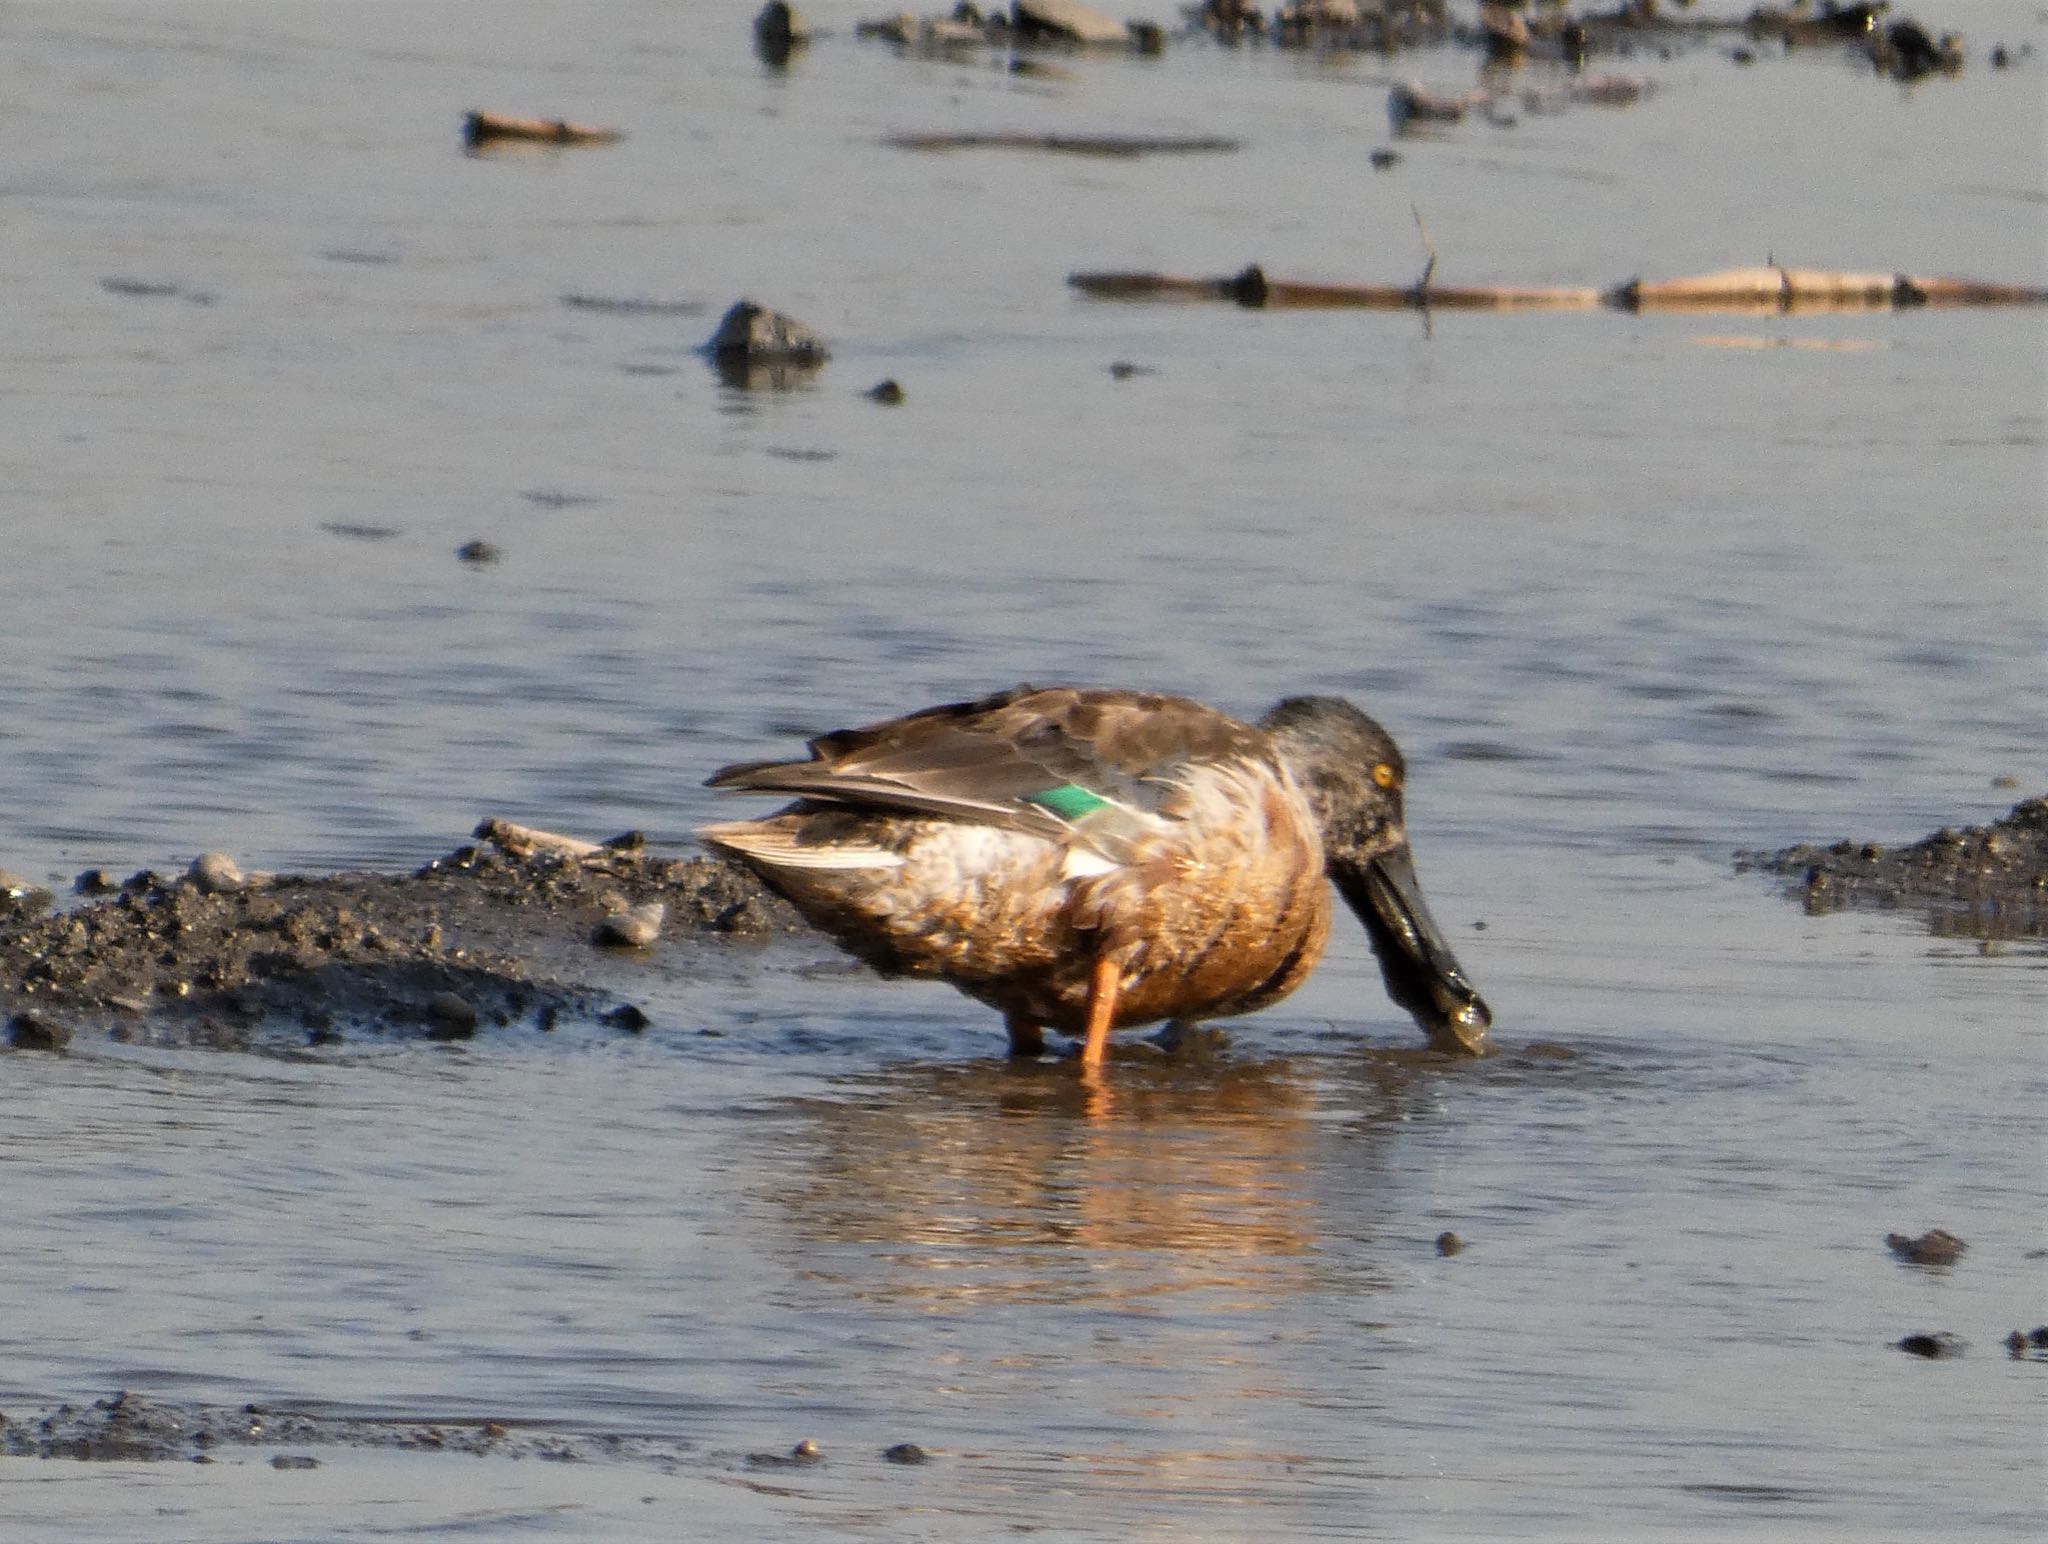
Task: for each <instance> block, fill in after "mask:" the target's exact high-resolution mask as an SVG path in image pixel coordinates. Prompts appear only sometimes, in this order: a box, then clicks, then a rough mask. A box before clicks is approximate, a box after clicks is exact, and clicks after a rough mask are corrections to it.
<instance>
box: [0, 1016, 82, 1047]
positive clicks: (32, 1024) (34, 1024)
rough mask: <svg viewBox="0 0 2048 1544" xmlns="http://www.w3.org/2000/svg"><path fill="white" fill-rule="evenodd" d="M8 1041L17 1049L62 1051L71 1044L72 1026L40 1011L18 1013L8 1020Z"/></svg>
mask: <svg viewBox="0 0 2048 1544" xmlns="http://www.w3.org/2000/svg"><path fill="white" fill-rule="evenodd" d="M7 1043H8V1044H9V1045H11V1046H13V1047H14V1049H15V1050H17V1051H61V1050H63V1049H64V1048H65V1047H66V1046H68V1045H69V1044H71V1028H70V1026H69V1025H66V1024H59V1023H57V1022H56V1020H54V1019H47V1018H44V1017H43V1016H42V1015H41V1014H40V1013H17V1014H16V1015H15V1016H14V1017H13V1018H11V1019H9V1020H8V1021H7Z"/></svg>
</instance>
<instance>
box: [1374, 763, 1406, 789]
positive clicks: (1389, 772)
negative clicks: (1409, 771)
mask: <svg viewBox="0 0 2048 1544" xmlns="http://www.w3.org/2000/svg"><path fill="white" fill-rule="evenodd" d="M1372 780H1373V782H1374V783H1375V784H1376V785H1377V786H1378V787H1381V788H1392V787H1393V786H1394V785H1395V784H1396V783H1398V782H1400V781H1401V774H1400V773H1398V772H1396V771H1395V770H1394V767H1393V763H1392V762H1387V761H1382V762H1379V763H1377V764H1375V765H1374V767H1373V769H1372Z"/></svg>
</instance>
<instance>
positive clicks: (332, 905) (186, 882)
mask: <svg viewBox="0 0 2048 1544" xmlns="http://www.w3.org/2000/svg"><path fill="white" fill-rule="evenodd" d="M477 834H478V836H479V837H480V838H482V839H483V843H482V845H476V846H464V847H460V848H457V849H456V850H455V851H454V852H451V853H449V854H448V855H447V856H446V857H443V858H439V859H436V860H435V861H433V862H431V863H429V864H427V865H425V866H424V867H422V868H421V869H419V870H418V871H417V872H415V873H412V874H375V873H339V874H324V875H284V876H278V877H275V878H255V879H250V880H247V881H241V880H239V878H238V880H237V886H236V887H231V888H223V887H222V886H221V885H220V884H219V883H218V882H217V881H214V880H211V879H210V878H209V874H208V871H207V870H206V869H205V868H204V866H203V865H204V862H205V860H202V863H201V864H195V865H194V867H193V872H192V873H190V874H188V875H186V876H183V877H181V878H176V879H166V878H164V877H162V876H159V875H156V874H153V873H149V872H146V871H145V872H144V873H141V874H137V875H135V876H134V877H133V878H131V879H130V880H128V882H127V883H126V884H124V885H122V886H120V887H119V888H118V891H117V892H116V893H114V894H111V895H105V896H100V897H98V898H95V899H92V900H89V901H87V902H86V903H85V904H83V905H80V906H78V907H77V908H75V909H71V910H60V911H56V912H50V913H44V912H43V911H41V909H40V908H38V907H32V906H18V907H15V908H13V909H12V910H11V911H9V910H6V909H0V1022H4V1024H5V1025H6V1027H7V1036H6V1039H7V1043H9V1044H11V1045H13V1046H15V1047H16V1048H18V1049H61V1048H62V1047H63V1046H64V1045H66V1044H68V1043H70V1042H71V1041H72V1039H73V1037H74V1035H75V1034H76V1033H77V1032H79V1031H82V1030H86V1029H103V1030H107V1031H109V1032H111V1033H112V1034H113V1035H114V1036H115V1037H116V1038H119V1039H124V1040H148V1041H152V1042H156V1043H167V1044H178V1045H204V1046H219V1047H227V1048H241V1047H245V1046H247V1045H249V1044H251V1043H252V1042H254V1041H255V1040H257V1039H259V1038H262V1037H264V1036H272V1037H274V1036H275V1034H276V1033H277V1031H278V1030H279V1029H280V1028H283V1029H285V1030H286V1031H287V1032H291V1033H296V1034H301V1035H304V1036H306V1037H309V1038H311V1039H312V1040H313V1041H314V1042H316V1043H317V1042H319V1041H321V1040H323V1039H332V1038H336V1037H338V1036H339V1035H340V1034H341V1032H342V1031H343V1030H344V1029H345V1028H381V1029H389V1030H399V1031H405V1030H411V1031H413V1032H416V1033H421V1034H424V1035H428V1036H432V1037H439V1038H461V1037H464V1036H467V1035H470V1034H474V1033H475V1032H476V1031H477V1030H478V1029H479V1028H480V1027H482V1026H484V1025H489V1024H509V1023H512V1022H514V1021H517V1020H523V1019H531V1020H533V1021H535V1022H538V1023H540V1024H541V1025H543V1026H544V1027H545V1026H548V1025H551V1024H552V1023H553V1022H554V1021H555V1019H556V1018H557V1017H560V1016H563V1015H578V1016H589V1017H593V1018H595V1017H599V1016H618V1017H617V1020H616V1021H617V1022H621V1023H626V1024H627V1025H628V1027H631V1026H630V1023H629V1021H628V1018H627V1015H629V1014H630V1010H631V1005H630V1004H627V1003H624V1002H622V1001H621V1000H620V998H619V997H618V996H617V995H616V994H615V993H613V992H612V991H611V990H609V989H608V988H606V987H605V986H604V985H602V984H601V982H602V978H603V977H604V976H605V975H606V974H607V971H606V969H605V954H606V950H605V948H604V941H605V940H611V939H614V938H615V936H616V933H617V929H616V928H607V927H606V922H607V919H609V918H615V917H618V916H620V915H622V914H626V913H629V912H632V911H633V910H634V909H636V908H649V907H652V906H656V905H658V906H659V907H660V908H661V911H660V912H659V913H655V914H656V915H659V916H661V917H662V918H663V919H664V920H665V921H666V923H667V925H668V926H669V928H670V930H671V931H678V930H680V931H688V932H694V933H706V934H725V935H740V936H749V935H751V936H761V935H765V934H768V933H772V932H776V931H781V930H784V929H787V928H793V927H795V926H796V925H797V923H796V919H795V916H794V913H792V912H791V911H790V910H789V909H788V907H787V906H786V905H785V904H784V903H783V902H781V901H780V900H778V899H776V898H775V897H774V896H772V895H770V894H768V893H767V892H766V891H765V890H764V889H763V888H762V887H761V886H760V885H759V884H758V883H757V882H756V881H754V880H753V879H752V878H751V877H750V876H748V875H745V874H743V873H741V872H740V871H738V870H737V869H735V868H733V867H731V866H730V865H727V864H725V863H722V862H719V861H716V860H713V859H708V858H663V857H658V856H655V855H652V854H649V853H647V852H645V851H644V850H643V849H642V847H641V846H640V845H639V843H638V841H637V839H626V838H622V839H620V840H619V841H618V842H616V843H614V844H610V845H606V846H601V847H600V846H595V845H592V844H584V843H574V844H570V843H559V842H556V843H553V844H550V842H548V841H542V842H536V841H534V840H532V838H534V837H535V836H537V835H539V833H532V832H526V831H523V830H521V829H520V828H517V827H511V826H506V825H504V824H502V823H500V822H495V821H486V822H485V823H484V824H483V825H482V826H481V827H479V828H478V833H477ZM640 1022H641V1023H644V1022H645V1020H644V1018H643V1019H642V1020H640Z"/></svg>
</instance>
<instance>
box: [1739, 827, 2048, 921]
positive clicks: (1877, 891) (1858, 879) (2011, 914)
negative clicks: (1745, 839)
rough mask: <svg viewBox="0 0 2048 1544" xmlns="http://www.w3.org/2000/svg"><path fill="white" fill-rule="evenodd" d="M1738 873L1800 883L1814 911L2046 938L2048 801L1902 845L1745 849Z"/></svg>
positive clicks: (1800, 894) (1796, 887) (1798, 892)
mask: <svg viewBox="0 0 2048 1544" xmlns="http://www.w3.org/2000/svg"><path fill="white" fill-rule="evenodd" d="M1735 862H1736V867H1737V868H1738V869H1745V870H1759V871H1762V872H1766V873H1774V874H1788V875H1792V876H1794V878H1795V883H1794V884H1793V885H1792V886H1791V887H1790V889H1789V893H1790V894H1791V895H1793V896H1795V897H1797V898H1798V899H1799V901H1800V902H1801V903H1802V904H1803V905H1804V906H1805V908H1806V910H1807V911H1808V912H1810V913H1814V914H1821V913H1825V912H1832V911H1842V910H1846V909H1848V908H1850V907H1862V908H1869V909H1875V910H1883V911H1916V912H1921V913H1924V914H1925V915H1926V917H1927V922H1928V927H1929V928H1930V930H1931V931H1933V932H1934V933H1936V934H1939V935H1941V936H1943V937H1955V938H1981V939H1985V940H1996V939H2009V938H2048V798H2037V799H2024V800H2022V801H2021V802H2020V803H2018V804H2015V805H2014V806H2013V807H2012V810H2011V812H2010V813H2009V814H2007V815H2006V816H2004V817H2003V818H2002V819H1999V820H1995V821H1993V822H1992V823H1991V824H1990V825H1986V826H1967V827H1965V828H1964V829H1962V830H1960V831H1954V830H1950V829H1948V828H1946V827H1944V828H1943V829H1942V830H1939V831H1937V832H1935V833H1934V834H1933V835H1932V836H1929V837H1926V838H1923V839H1922V840H1920V841H1917V842H1914V843H1913V844H1911V845H1910V846H1905V847H1885V846H1882V845H1880V844H1879V843H1876V842H1849V841H1843V842H1836V843H1834V844H1833V845H1832V846H1825V847H1823V846H1818V845H1814V844H1811V843H1805V844H1801V845H1800V846H1797V847H1787V848H1785V849H1784V850H1783V851H1780V852H1768V853H1767V852H1744V853H1738V854H1737V855H1736V860H1735Z"/></svg>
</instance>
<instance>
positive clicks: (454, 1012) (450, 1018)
mask: <svg viewBox="0 0 2048 1544" xmlns="http://www.w3.org/2000/svg"><path fill="white" fill-rule="evenodd" d="M427 1017H428V1018H430V1019H432V1020H433V1021H434V1024H435V1026H436V1027H437V1028H438V1029H439V1030H440V1032H441V1033H443V1034H446V1035H473V1034H475V1033H476V1023H477V1012H476V1008H475V1006H474V1005H473V1004H471V1003H470V1002H469V1000H468V999H466V998H464V997H461V996H459V995H458V994H456V993H454V992H436V993H435V994H434V995H433V996H432V997H430V998H428V999H427Z"/></svg>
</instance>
